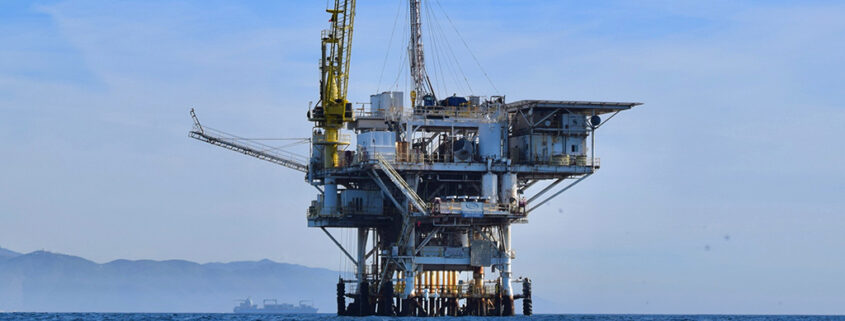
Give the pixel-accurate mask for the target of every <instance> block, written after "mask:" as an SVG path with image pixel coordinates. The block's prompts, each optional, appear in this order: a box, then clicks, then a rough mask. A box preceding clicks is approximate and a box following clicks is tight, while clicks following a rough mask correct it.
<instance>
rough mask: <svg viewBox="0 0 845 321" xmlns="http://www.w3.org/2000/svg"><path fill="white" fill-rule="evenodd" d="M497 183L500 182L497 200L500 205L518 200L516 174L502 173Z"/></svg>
mask: <svg viewBox="0 0 845 321" xmlns="http://www.w3.org/2000/svg"><path fill="white" fill-rule="evenodd" d="M499 181H500V182H501V188H500V189H499V199H500V200H501V202H502V203H509V202H511V199H513V200H519V190H518V187H517V185H516V183H517V182H516V173H504V174H502V177H501V179H500V180H499Z"/></svg>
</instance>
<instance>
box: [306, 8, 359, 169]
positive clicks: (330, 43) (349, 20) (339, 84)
mask: <svg viewBox="0 0 845 321" xmlns="http://www.w3.org/2000/svg"><path fill="white" fill-rule="evenodd" d="M326 12H327V13H329V15H330V16H331V18H330V20H329V22H330V25H329V29H326V30H323V32H322V34H321V39H322V59H321V60H320V74H321V77H320V101H318V102H317V104H316V105H315V106H314V108H313V109H312V110H309V112H308V120H310V121H313V122H314V123H315V127H317V128H320V129H321V131H322V132H319V131H318V132H315V134H314V144H319V145H322V149H323V151H322V156H323V157H322V159H323V167H324V168H332V167H336V166H337V165H338V156H337V149H338V146H339V145H341V144H343V143H347V144H348V142H341V141H340V139H339V138H340V137H339V131H340V128H341V127H343V125H344V123H346V122H349V121H352V120H353V117H354V116H353V114H352V104H350V103H349V101H348V100H347V99H346V92H347V88H348V86H349V54H350V52H351V47H352V28H353V25H354V21H355V0H334V6H333V7H332V8H328V9H326Z"/></svg>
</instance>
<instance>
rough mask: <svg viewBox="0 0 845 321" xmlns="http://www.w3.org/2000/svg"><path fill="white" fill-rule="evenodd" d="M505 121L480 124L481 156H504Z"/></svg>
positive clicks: (479, 145)
mask: <svg viewBox="0 0 845 321" xmlns="http://www.w3.org/2000/svg"><path fill="white" fill-rule="evenodd" d="M502 124H503V123H498V122H491V123H482V124H480V125H479V126H478V153H479V155H481V158H492V159H499V158H501V157H502V131H503V128H504V127H503V126H502Z"/></svg>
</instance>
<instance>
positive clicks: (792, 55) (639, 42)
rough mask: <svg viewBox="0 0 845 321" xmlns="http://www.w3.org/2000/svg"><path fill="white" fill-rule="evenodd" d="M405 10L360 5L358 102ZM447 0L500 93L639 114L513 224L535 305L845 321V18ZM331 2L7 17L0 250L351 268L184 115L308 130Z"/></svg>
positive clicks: (278, 185) (385, 80) (237, 128)
mask: <svg viewBox="0 0 845 321" xmlns="http://www.w3.org/2000/svg"><path fill="white" fill-rule="evenodd" d="M399 3H400V2H397V1H378V2H364V1H361V2H360V3H359V11H358V18H357V19H356V34H355V39H354V47H353V63H352V72H351V74H352V82H351V85H350V96H351V97H353V99H352V100H353V101H365V100H366V99H367V97H368V95H369V94H371V93H374V92H376V91H377V90H385V89H388V88H390V87H391V84H392V83H393V79H394V78H395V77H396V75H397V71H398V70H402V69H400V68H399V66H400V64H401V60H400V59H401V58H400V56H399V55H398V53H399V52H400V50H401V46H403V44H402V41H404V39H402V37H401V34H402V30H397V31H396V33H395V34H394V35H393V38H394V39H393V40H392V41H391V29H392V28H393V25H394V20H395V14H396V12H397V9H400V8H399ZM440 4H441V5H442V7H443V8H444V9H445V10H447V11H448V12H449V14H450V17H451V19H452V21H453V22H454V25H455V27H457V28H458V29H459V30H460V32H461V35H462V36H463V38H465V39H467V41H468V44H469V45H470V46H471V47H472V48H473V53H474V55H475V56H476V57H477V58H478V62H479V64H480V65H481V66H483V67H484V71H486V73H487V74H488V75H489V77H490V78H491V80H492V82H493V83H494V84H495V87H496V88H497V89H498V90H499V92H500V93H503V94H506V95H507V97H508V100H510V101H515V100H518V99H529V98H538V99H579V100H607V101H641V102H644V103H645V105H643V106H641V107H637V108H636V109H634V110H632V111H629V112H625V113H622V114H620V115H619V116H618V117H616V118H614V119H613V120H612V121H611V122H609V123H608V124H607V126H605V127H603V128H602V130H601V131H599V133H598V138H597V154H598V155H599V156H600V157H601V158H602V169H601V170H600V171H599V173H598V174H597V175H594V176H592V177H591V178H589V179H588V180H585V181H584V182H582V183H581V184H580V185H578V186H577V188H573V189H572V190H571V191H570V192H567V193H565V194H564V195H563V196H561V197H560V198H558V199H556V200H555V201H553V202H551V203H550V204H549V205H546V206H545V207H544V208H543V209H542V210H538V211H537V212H535V213H533V214H532V217H531V218H530V220H531V222H530V223H529V224H526V225H520V226H517V227H515V231H514V244H515V247H516V251H517V260H516V261H515V267H514V269H515V271H516V274H518V275H525V276H530V277H532V278H533V279H535V280H538V281H541V283H538V284H541V286H535V288H536V291H537V292H538V295H539V296H541V297H542V298H543V299H544V300H545V302H546V303H545V306H546V307H545V310H546V311H550V312H606V313H840V314H841V313H845V310H843V309H844V308H843V307H845V293H843V292H842V289H843V288H845V276H843V275H842V271H843V270H845V259H843V257H842V256H841V255H840V252H841V251H842V249H843V248H845V234H843V233H842V231H843V228H845V215H844V214H845V197H843V196H844V195H845V169H844V168H843V162H845V149H843V147H842V146H843V143H842V142H841V138H842V137H843V136H845V126H842V124H843V123H845V106H843V103H842V102H843V101H845V93H843V90H842V84H843V83H845V79H843V78H845V64H843V62H842V57H845V19H842V17H843V16H845V5H843V4H842V3H840V2H835V1H800V2H797V1H794V2H793V1H700V2H695V1H636V2H625V1H607V2H599V1H590V2H586V1H496V2H491V1H451V0H440ZM323 9H324V3H322V2H320V1H316V2H304V1H267V2H247V3H242V2H237V1H195V2H194V1H180V2H171V1H143V2H141V1H138V2H132V1H129V2H125V1H110V2H102V1H73V2H63V1H44V2H41V1H2V2H0V144H2V145H0V148H2V150H3V152H2V160H0V165H1V166H0V177H2V179H0V246H3V247H7V248H11V249H14V250H18V251H24V252H26V251H33V250H38V249H46V250H51V251H57V252H65V253H71V254H77V255H81V256H84V257H88V258H91V259H94V260H96V261H100V262H103V261H109V260H113V259H117V258H151V259H169V258H184V259H190V260H196V261H201V262H207V261H232V260H244V259H260V258H265V257H266V258H270V259H274V260H278V261H285V262H292V263H299V264H304V265H309V266H321V267H327V268H332V269H338V268H343V267H344V266H343V264H341V263H340V262H342V258H341V256H342V255H341V254H340V253H339V252H338V251H337V250H336V249H335V248H334V247H333V245H332V244H331V243H330V242H329V241H328V240H327V239H326V238H325V236H324V235H323V234H322V232H320V231H319V230H313V229H308V228H306V227H305V216H304V214H305V208H306V207H307V205H308V203H309V202H310V199H312V198H313V197H314V194H315V190H313V189H312V188H310V187H308V186H307V184H305V183H304V182H303V181H302V176H301V175H300V174H299V173H297V172H294V171H290V170H287V169H284V168H280V167H278V166H275V165H272V164H269V163H264V162H261V161H258V160H253V159H249V158H247V157H245V156H242V155H239V154H235V153H231V152H227V151H224V150H220V149H217V148H214V147H211V146H206V145H204V144H201V143H199V142H196V141H193V140H190V139H189V138H188V137H187V135H186V133H187V130H188V129H189V128H190V125H191V122H190V118H189V117H188V109H190V108H191V107H195V108H196V109H197V111H198V113H199V116H200V118H201V120H203V122H204V123H205V124H207V125H210V126H212V127H216V128H220V129H225V130H227V131H230V132H234V133H238V134H241V135H243V136H250V137H306V136H308V133H309V132H310V126H309V124H308V123H307V122H306V121H305V117H304V115H305V110H306V108H307V106H308V102H309V101H313V100H316V97H317V94H318V92H317V88H316V81H317V78H318V73H317V69H316V65H317V60H318V55H319V39H318V37H319V31H320V30H321V29H322V28H324V27H325V22H326V20H327V17H326V14H325V13H324V12H322V10H323ZM437 10H440V9H439V8H438V7H436V5H435V7H434V12H437ZM399 19H400V20H401V19H403V17H400V18H399ZM440 22H441V27H442V28H443V30H445V31H449V30H450V28H451V25H450V24H449V23H448V21H446V22H444V21H443V20H442V19H441V20H440ZM399 25H400V27H401V22H400V24H399ZM400 29H401V28H400ZM446 33H447V34H448V32H446ZM400 40H402V41H400ZM451 41H452V48H453V49H454V51H455V53H456V55H457V56H459V58H458V60H460V62H461V66H462V68H463V69H464V70H465V72H466V74H467V77H468V78H469V79H470V81H471V84H472V86H473V89H474V90H475V91H474V92H473V93H476V94H489V93H491V92H493V91H494V90H493V89H492V86H489V85H488V82H487V80H486V79H485V78H484V77H483V74H482V73H481V72H480V70H479V69H478V68H477V67H476V63H475V61H474V60H473V59H471V58H470V56H468V55H467V54H466V51H465V49H463V45H462V44H461V43H460V40H458V38H452V39H451ZM388 48H391V49H390V52H391V54H389V55H387V56H388V57H387V62H386V63H385V51H387V50H388ZM427 48H428V49H429V50H434V48H433V44H431V43H428V47H427ZM442 48H445V47H441V49H442ZM435 56H436V55H433V54H432V55H429V57H428V59H429V61H430V62H431V63H432V64H434V63H435V62H434V61H435V59H437V58H435ZM443 61H445V60H443ZM383 65H384V66H386V68H385V71H384V73H382V72H381V70H382V66H383ZM441 76H442V79H445V80H444V81H443V82H442V83H444V84H445V85H443V86H444V87H448V88H446V89H445V90H449V89H451V88H460V87H461V86H462V85H461V81H460V79H458V81H454V82H451V83H450V82H449V79H452V78H450V76H448V75H443V74H442V75H441ZM379 78H381V79H382V80H381V81H379ZM397 84H400V85H399V86H400V87H401V86H402V85H401V84H402V82H401V81H399V82H397ZM400 89H401V88H400ZM455 91H456V92H458V93H460V94H468V93H466V92H461V91H460V90H455ZM338 236H340V237H341V238H342V239H345V240H347V241H349V242H350V243H351V235H348V234H342V233H338ZM538 305H539V303H538ZM538 308H540V307H539V306H538Z"/></svg>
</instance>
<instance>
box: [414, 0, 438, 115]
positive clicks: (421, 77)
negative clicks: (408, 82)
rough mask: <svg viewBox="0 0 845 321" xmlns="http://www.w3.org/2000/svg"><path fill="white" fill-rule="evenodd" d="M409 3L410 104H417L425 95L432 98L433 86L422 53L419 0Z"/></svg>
mask: <svg viewBox="0 0 845 321" xmlns="http://www.w3.org/2000/svg"><path fill="white" fill-rule="evenodd" d="M410 1H411V5H410V6H409V7H410V10H411V15H410V16H411V40H410V42H409V45H408V58H409V59H408V61H410V64H409V65H410V66H411V79H412V80H413V81H414V90H413V91H412V92H411V105H412V106H417V105H419V103H418V102H419V101H420V100H421V99H422V98H423V97H425V96H426V95H431V96H432V98H434V97H433V96H434V87H432V86H431V80H429V78H428V73H426V71H425V57H424V54H423V39H422V21H421V19H420V5H421V0H410Z"/></svg>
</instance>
